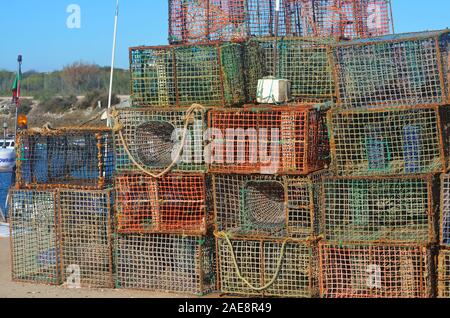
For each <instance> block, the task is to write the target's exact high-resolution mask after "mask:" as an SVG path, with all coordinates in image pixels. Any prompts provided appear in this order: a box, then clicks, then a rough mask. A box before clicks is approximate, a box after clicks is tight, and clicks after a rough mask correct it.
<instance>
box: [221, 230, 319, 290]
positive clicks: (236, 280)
mask: <svg viewBox="0 0 450 318" xmlns="http://www.w3.org/2000/svg"><path fill="white" fill-rule="evenodd" d="M230 243H231V246H230ZM217 253H218V270H219V276H218V277H219V282H220V290H221V291H222V292H223V293H226V294H234V295H245V296H268V297H303V298H312V297H316V296H317V295H318V274H317V259H318V255H317V250H316V248H315V247H314V246H312V245H310V244H309V243H305V242H295V241H292V242H286V243H285V241H281V240H252V239H231V240H230V241H228V240H226V239H224V238H219V239H218V240H217ZM244 280H246V282H245V281H244ZM271 282H273V283H272V284H270V283H271ZM263 287H266V288H263ZM261 289H262V290H261Z"/></svg>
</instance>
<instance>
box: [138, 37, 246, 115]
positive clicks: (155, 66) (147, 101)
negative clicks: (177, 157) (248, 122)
mask: <svg viewBox="0 0 450 318" xmlns="http://www.w3.org/2000/svg"><path fill="white" fill-rule="evenodd" d="M130 68H131V90H132V91H131V97H132V100H133V105H136V106H139V107H144V106H164V107H167V106H191V104H193V103H200V104H202V105H205V106H228V105H233V104H240V103H243V102H245V99H246V98H245V87H244V84H245V83H244V73H243V47H242V45H241V44H237V43H228V44H210V45H208V44H202V45H200V44H199V45H188V46H159V47H136V48H130Z"/></svg>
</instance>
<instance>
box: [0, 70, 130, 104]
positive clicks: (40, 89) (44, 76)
mask: <svg viewBox="0 0 450 318" xmlns="http://www.w3.org/2000/svg"><path fill="white" fill-rule="evenodd" d="M109 76H110V68H108V67H100V66H97V65H93V64H87V63H82V62H78V63H74V64H72V65H68V66H66V67H65V68H64V69H63V70H61V71H55V72H51V73H38V72H35V71H29V72H25V73H24V74H23V81H22V96H33V97H34V98H35V99H38V100H40V101H47V102H48V101H49V100H50V99H51V97H52V96H71V95H73V96H79V95H87V94H88V93H89V92H92V91H108V89H109ZM14 77H15V73H14V72H8V71H2V70H0V96H11V85H12V82H13V80H14ZM129 78H130V76H129V72H128V70H122V69H116V70H115V73H114V87H113V91H114V92H115V93H116V94H119V95H128V94H129V83H130V82H129V81H130V80H129Z"/></svg>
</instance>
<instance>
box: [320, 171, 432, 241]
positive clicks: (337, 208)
mask: <svg viewBox="0 0 450 318" xmlns="http://www.w3.org/2000/svg"><path fill="white" fill-rule="evenodd" d="M323 184H324V191H323V196H324V200H325V201H324V205H323V211H322V213H323V217H322V219H323V220H324V225H323V229H324V232H323V234H324V235H325V239H326V240H327V241H332V242H342V241H344V242H363V241H367V242H374V241H382V242H393V243H402V242H403V243H420V244H427V243H432V242H435V239H436V238H435V229H434V226H433V224H435V223H434V217H433V215H434V207H433V202H432V198H433V195H432V193H431V192H432V184H433V179H432V176H431V175H430V176H423V177H394V178H382V179H367V178H331V177H330V178H325V180H324V182H323Z"/></svg>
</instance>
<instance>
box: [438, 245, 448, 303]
mask: <svg viewBox="0 0 450 318" xmlns="http://www.w3.org/2000/svg"><path fill="white" fill-rule="evenodd" d="M438 273H439V275H438V290H439V297H440V298H450V249H441V251H440V252H439V268H438Z"/></svg>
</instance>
